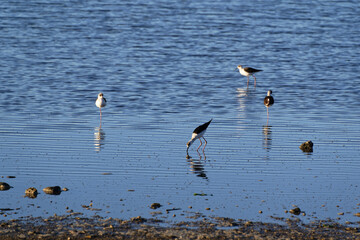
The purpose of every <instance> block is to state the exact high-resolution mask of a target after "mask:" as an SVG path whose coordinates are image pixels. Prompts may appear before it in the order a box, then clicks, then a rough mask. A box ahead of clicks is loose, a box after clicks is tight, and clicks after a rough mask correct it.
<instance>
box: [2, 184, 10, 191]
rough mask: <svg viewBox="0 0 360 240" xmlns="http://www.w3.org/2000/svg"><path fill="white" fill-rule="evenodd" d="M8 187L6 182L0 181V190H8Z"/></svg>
mask: <svg viewBox="0 0 360 240" xmlns="http://www.w3.org/2000/svg"><path fill="white" fill-rule="evenodd" d="M10 188H11V186H10V185H9V184H7V183H6V182H0V191H6V190H9V189H10Z"/></svg>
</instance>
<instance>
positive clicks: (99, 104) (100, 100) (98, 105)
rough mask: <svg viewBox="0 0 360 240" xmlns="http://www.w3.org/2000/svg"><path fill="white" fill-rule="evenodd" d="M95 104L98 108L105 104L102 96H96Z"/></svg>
mask: <svg viewBox="0 0 360 240" xmlns="http://www.w3.org/2000/svg"><path fill="white" fill-rule="evenodd" d="M95 104H96V106H97V107H98V108H102V107H105V106H106V102H105V100H104V99H103V98H98V99H97V100H96V102H95Z"/></svg>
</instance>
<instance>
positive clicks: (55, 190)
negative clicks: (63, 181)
mask: <svg viewBox="0 0 360 240" xmlns="http://www.w3.org/2000/svg"><path fill="white" fill-rule="evenodd" d="M43 191H44V192H45V193H46V194H50V195H60V193H61V188H60V187H59V186H54V187H46V188H44V189H43Z"/></svg>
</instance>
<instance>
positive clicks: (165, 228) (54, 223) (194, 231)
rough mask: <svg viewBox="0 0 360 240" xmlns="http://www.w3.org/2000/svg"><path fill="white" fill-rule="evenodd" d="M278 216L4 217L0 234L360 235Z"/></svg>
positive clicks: (153, 236) (25, 236)
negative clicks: (174, 220) (273, 219)
mask: <svg viewBox="0 0 360 240" xmlns="http://www.w3.org/2000/svg"><path fill="white" fill-rule="evenodd" d="M277 220H278V221H279V223H263V222H251V221H246V220H240V219H238V220H235V219H230V218H220V217H214V218H203V219H201V220H199V219H197V220H195V221H186V222H177V223H172V222H169V221H164V220H159V219H154V218H151V219H145V218H142V217H140V216H138V217H134V218H131V219H130V220H122V219H116V218H102V217H100V216H94V217H91V218H88V217H83V216H82V214H81V213H72V214H68V215H63V216H52V217H49V218H41V217H36V218H35V217H26V218H23V219H16V220H6V221H0V239H360V231H359V229H360V228H359V224H360V222H357V223H351V224H350V223H349V224H339V223H336V222H334V221H331V220H328V221H316V222H312V223H310V224H304V223H302V222H301V221H300V220H299V219H297V218H294V219H277ZM355 226H356V227H355Z"/></svg>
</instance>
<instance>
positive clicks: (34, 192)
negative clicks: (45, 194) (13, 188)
mask: <svg viewBox="0 0 360 240" xmlns="http://www.w3.org/2000/svg"><path fill="white" fill-rule="evenodd" d="M37 195H38V191H37V189H36V188H34V187H30V188H28V189H26V190H25V196H26V197H29V198H36V197H37Z"/></svg>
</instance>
